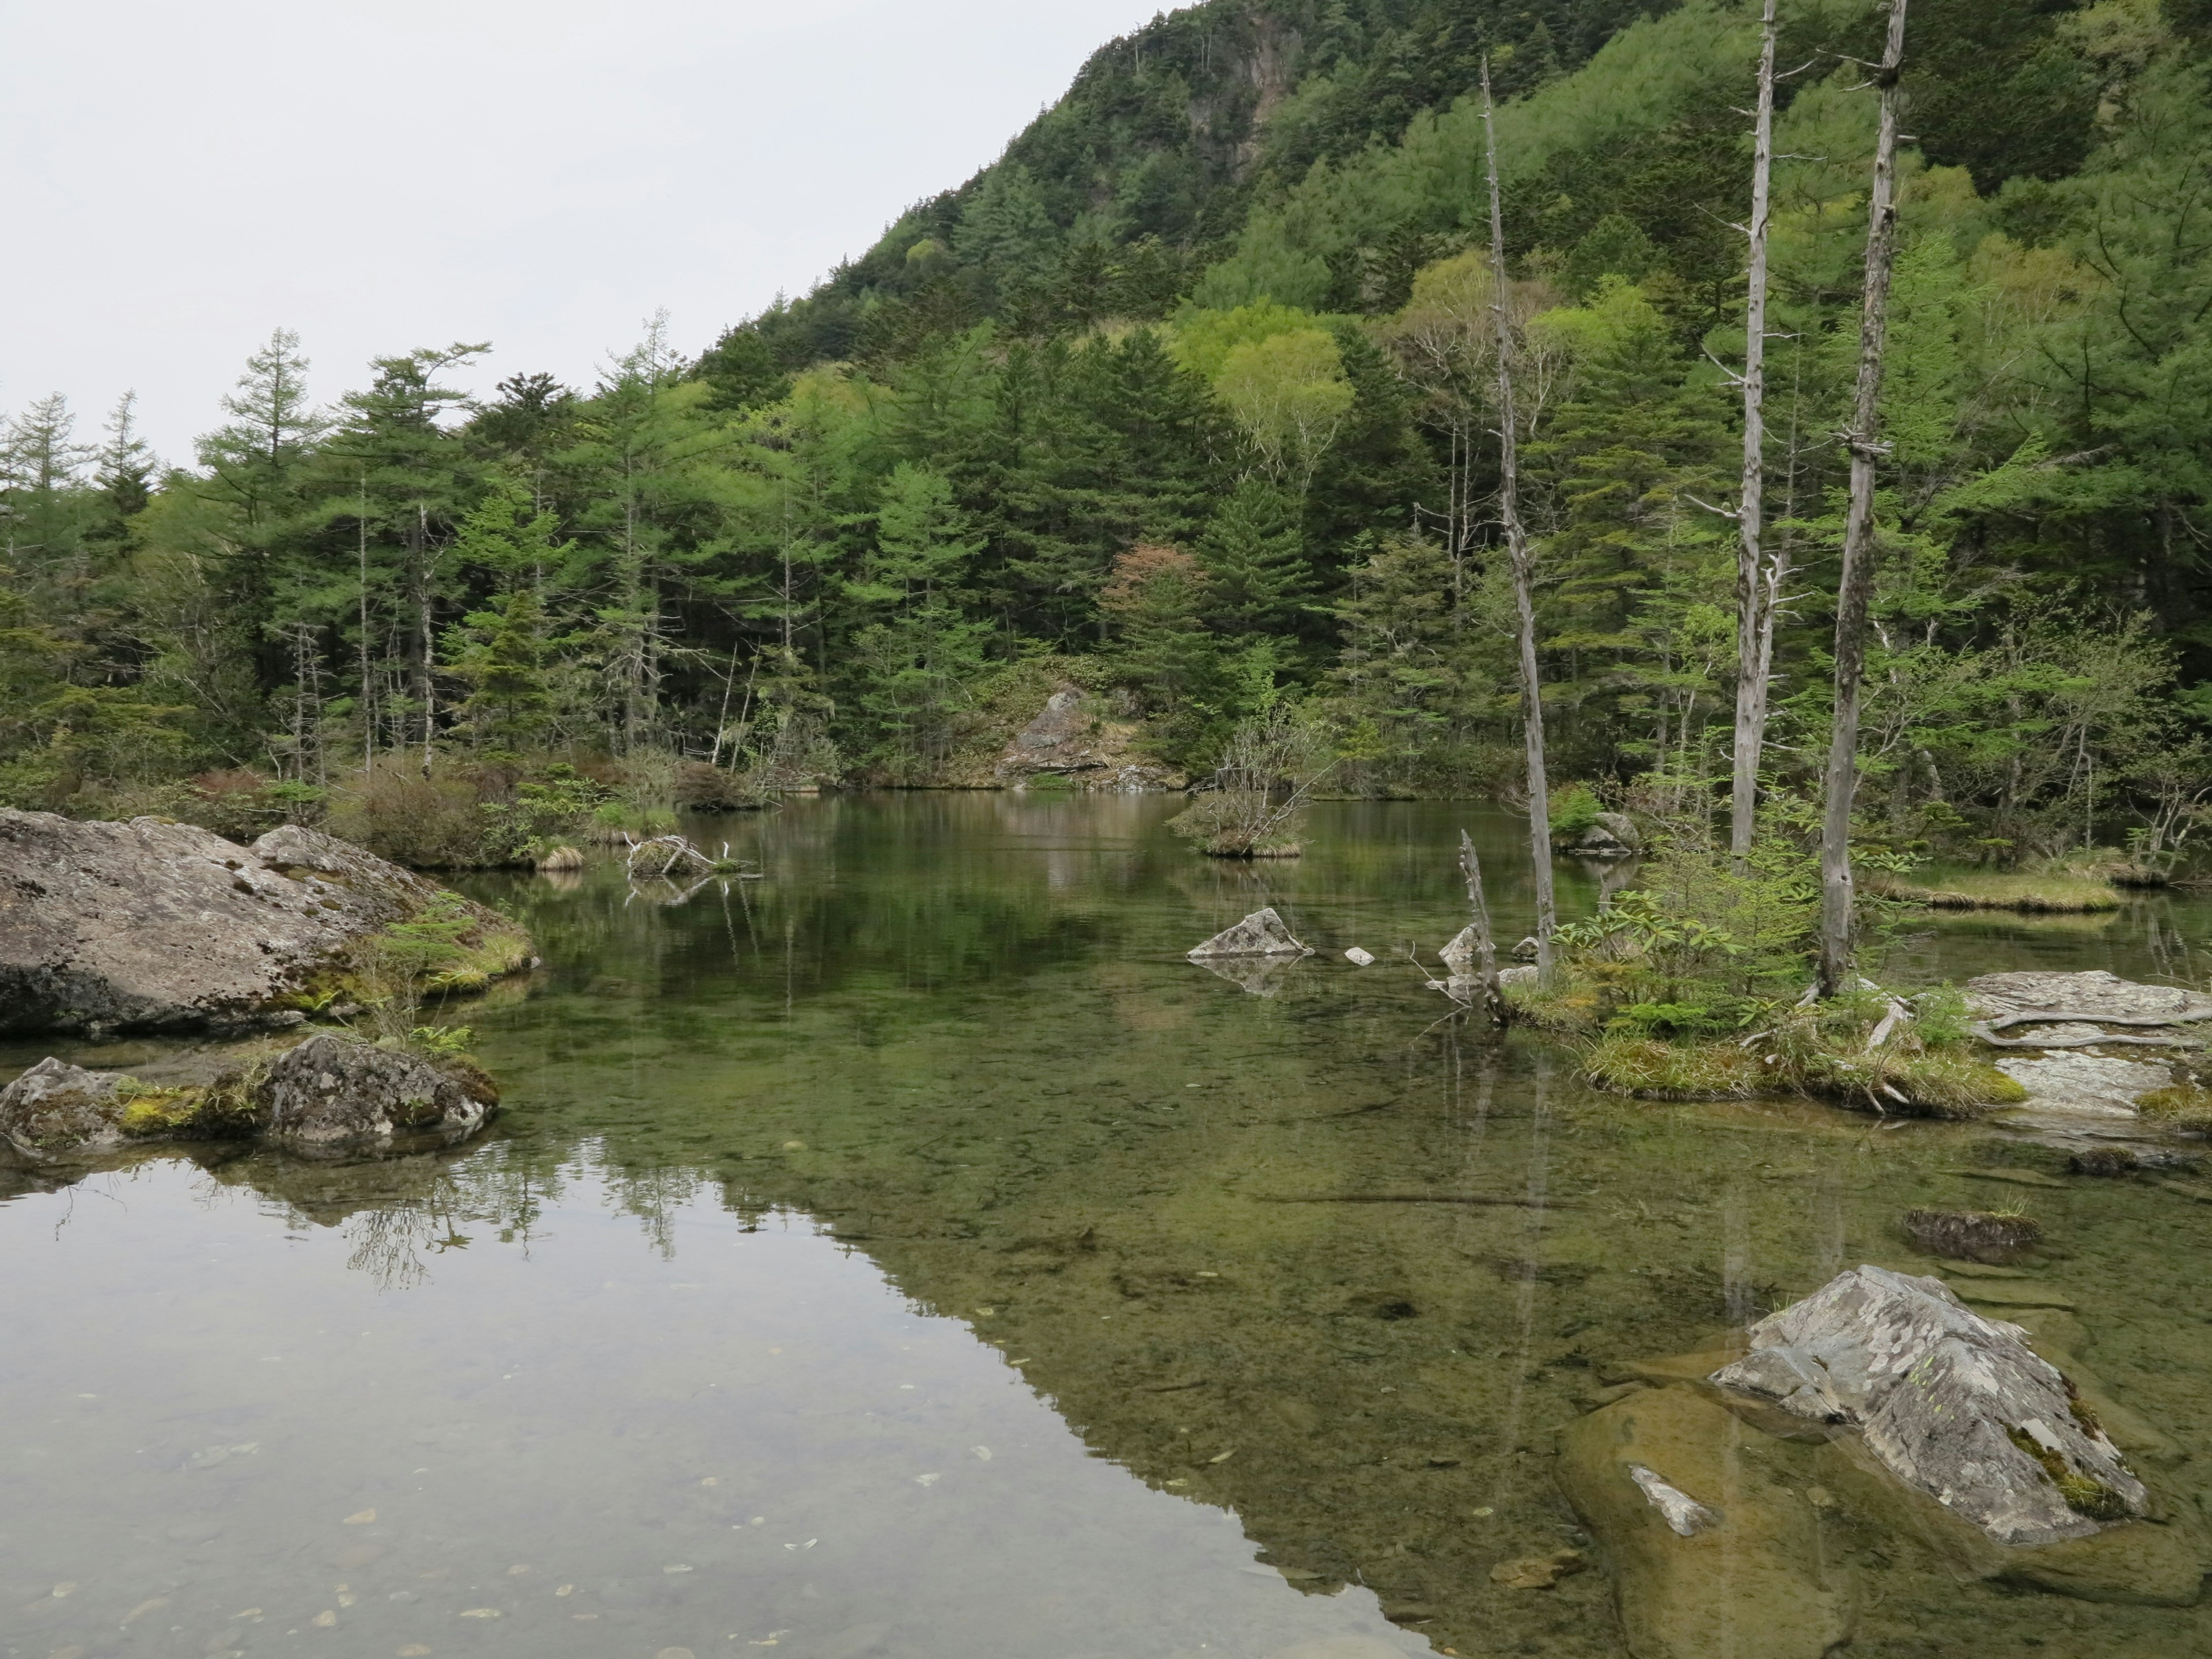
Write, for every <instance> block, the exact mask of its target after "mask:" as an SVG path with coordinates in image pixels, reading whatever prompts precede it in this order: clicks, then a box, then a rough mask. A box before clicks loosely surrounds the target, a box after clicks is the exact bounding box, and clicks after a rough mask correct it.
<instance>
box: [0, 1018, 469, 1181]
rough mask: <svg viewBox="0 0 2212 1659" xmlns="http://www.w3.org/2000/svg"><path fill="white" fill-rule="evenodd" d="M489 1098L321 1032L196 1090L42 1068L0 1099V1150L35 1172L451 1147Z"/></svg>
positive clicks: (451, 1064)
mask: <svg viewBox="0 0 2212 1659" xmlns="http://www.w3.org/2000/svg"><path fill="white" fill-rule="evenodd" d="M499 1097H500V1096H499V1085H497V1084H496V1083H495V1082H494V1081H493V1080H492V1079H491V1078H490V1077H489V1076H488V1075H487V1074H486V1073H484V1072H483V1069H482V1068H481V1067H479V1066H477V1065H476V1064H475V1063H474V1062H473V1061H471V1060H468V1059H466V1058H465V1057H464V1056H460V1055H456V1054H441V1055H436V1056H425V1055H422V1054H414V1053H412V1052H410V1051H408V1050H406V1049H403V1048H387V1047H383V1046H380V1045H379V1044H375V1043H371V1042H362V1041H360V1040H359V1039H357V1038H355V1037H352V1036H340V1035H337V1034H336V1033H332V1032H327V1031H325V1032H318V1033H317V1034H316V1035H315V1036H311V1037H309V1038H308V1039H307V1041H306V1042H302V1043H300V1044H299V1045H297V1046H296V1047H295V1048H290V1049H288V1050H286V1051H284V1052H283V1053H282V1054H277V1055H276V1056H275V1057H274V1058H271V1059H264V1060H258V1061H256V1062H255V1063H253V1064H252V1065H250V1066H243V1067H239V1068H235V1069H233V1070H230V1071H227V1072H225V1073H222V1075H221V1076H219V1077H217V1078H216V1079H215V1080H214V1081H213V1082H212V1083H208V1084H204V1085H167V1086H155V1085H147V1084H143V1083H141V1082H140V1081H138V1080H137V1079H135V1078H131V1077H128V1076H125V1075H124V1074H123V1073H116V1072H93V1071H87V1070H86V1069H84V1068H83V1067H82V1066H72V1065H70V1064H69V1063H68V1062H67V1061H65V1060H57V1059H52V1058H48V1059H46V1060H40V1062H39V1063H38V1064H37V1065H36V1066H33V1067H31V1069H30V1070H29V1071H27V1072H26V1073H23V1074H22V1075H21V1077H19V1078H17V1079H15V1081H14V1082H13V1083H11V1084H9V1085H8V1086H7V1087H6V1088H5V1089H4V1090H0V1140H4V1141H5V1143H6V1144H7V1145H8V1146H10V1147H12V1148H13V1149H14V1150H15V1152H16V1153H17V1154H19V1155H20V1156H21V1157H22V1158H27V1159H28V1160H30V1161H31V1162H33V1163H36V1164H52V1163H76V1162H82V1161H84V1160H86V1159H89V1158H98V1157H100V1156H101V1155H103V1154H108V1153H113V1152H122V1151H125V1150H126V1149H128V1148H130V1147H131V1146H148V1145H153V1144H156V1143H162V1142H193V1141H210V1140H235V1139H243V1138H248V1137H255V1136H260V1137H265V1138H266V1139H269V1140H270V1141H272V1142H276V1143H278V1144H281V1145H283V1146H289V1147H290V1148H291V1149H293V1150H295V1151H297V1152H306V1153H310V1154H316V1153H326V1152H342V1153H350V1152H359V1151H372V1152H373V1151H381V1150H384V1149H386V1148H388V1147H392V1146H409V1145H413V1144H420V1145H422V1146H432V1145H441V1146H451V1145H453V1144H455V1143H457V1142H459V1141H461V1140H465V1139H467V1138H468V1137H469V1136H470V1135H471V1134H473V1133H476V1132H477V1130H478V1129H480V1128H482V1127H483V1126H484V1124H485V1123H487V1122H489V1121H490V1119H491V1117H492V1115H494V1114H495V1112H496V1111H497V1110H498V1108H499Z"/></svg>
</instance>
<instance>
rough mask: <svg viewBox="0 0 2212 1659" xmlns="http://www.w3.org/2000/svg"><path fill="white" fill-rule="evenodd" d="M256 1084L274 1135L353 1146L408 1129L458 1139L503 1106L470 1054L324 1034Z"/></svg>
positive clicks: (304, 1143)
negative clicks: (436, 1055) (445, 1054)
mask: <svg viewBox="0 0 2212 1659" xmlns="http://www.w3.org/2000/svg"><path fill="white" fill-rule="evenodd" d="M251 1086H252V1095H253V1097H254V1099H255V1101H256V1103H258V1105H259V1106H260V1108H261V1109H262V1110H263V1112H264V1114H265V1121H266V1122H267V1125H268V1133H269V1134H270V1137H271V1138H272V1139H278V1140H284V1141H289V1142H291V1143H294V1144H295V1145H296V1146H300V1147H301V1149H302V1150H309V1151H313V1150H319V1149H325V1148H330V1149H346V1148H350V1147H355V1146H366V1145H373V1144H376V1143H381V1142H388V1141H390V1140H391V1139H392V1138H393V1137H394V1135H396V1134H398V1133H418V1134H425V1135H432V1136H435V1137H438V1138H441V1139H446V1140H448V1141H453V1140H459V1139H465V1138H466V1137H467V1136H469V1135H471V1134H473V1133H475V1132H476V1131H477V1129H479V1128H481V1127H483V1125H484V1123H485V1122H486V1121H488V1120H489V1118H490V1116H491V1115H492V1114H493V1113H494V1112H495V1110H497V1109H498V1106H499V1090H498V1088H497V1086H496V1085H494V1084H493V1082H492V1080H491V1079H489V1077H487V1076H485V1075H484V1073H483V1072H481V1071H479V1070H478V1069H477V1067H475V1066H471V1065H470V1064H469V1063H468V1062H467V1061H465V1060H453V1059H441V1060H426V1059H424V1058H422V1056H421V1055H419V1054H409V1053H406V1052H405V1051H404V1050H400V1049H396V1048H379V1047H377V1046H376V1045H374V1044H373V1043H368V1042H356V1041H353V1040H351V1039H349V1038H345V1037H339V1036H331V1035H330V1034H328V1033H324V1034H321V1035H319V1036H312V1037H309V1038H308V1039H307V1041H306V1042H303V1043H301V1045H300V1046H299V1047H298V1048H294V1049H291V1050H289V1052H287V1053H285V1054H281V1055H279V1056H278V1057H277V1058H276V1060H273V1061H272V1062H270V1065H269V1066H267V1068H266V1069H265V1070H264V1071H263V1072H262V1073H261V1075H260V1076H259V1077H258V1078H257V1079H255V1080H254V1081H253V1083H252V1085H251Z"/></svg>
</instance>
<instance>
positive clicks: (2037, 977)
mask: <svg viewBox="0 0 2212 1659" xmlns="http://www.w3.org/2000/svg"><path fill="white" fill-rule="evenodd" d="M1965 989H1966V1006H1967V1008H1968V1009H1969V1010H1970V1011H1971V1012H1972V1013H1973V1014H1974V1015H1975V1016H1976V1017H1977V1018H1981V1019H1998V1018H2003V1017H2004V1016H2005V1015H2008V1014H2024V1013H2042V1012H2047V1013H2051V1014H2054V1015H2057V1014H2069V1015H2073V1016H2075V1018H2087V1019H2091V1020H2094V1019H2099V1018H2104V1019H2155V1020H2170V1021H2173V1022H2176V1023H2180V1024H2187V1023H2191V1022H2194V1021H2197V1020H2206V1019H2212V997H2208V996H2206V995H2205V994H2203V993H2202V992H2201V991H2189V990H2184V989H2182V988H2181V987H2178V986H2172V985H2141V984H2137V983H2136V981H2133V980H2126V979H2122V978H2121V977H2120V976H2119V975H2117V974H2108V973H2106V972H2105V971H2104V969H2101V968H2100V969H2093V970H2091V971H2090V972H2087V973H2082V974H2057V973H2040V972H2029V973H2016V974H1984V975H1982V976H1981V977H1980V978H1978V979H1970V980H1968V981H1966V987H1965Z"/></svg>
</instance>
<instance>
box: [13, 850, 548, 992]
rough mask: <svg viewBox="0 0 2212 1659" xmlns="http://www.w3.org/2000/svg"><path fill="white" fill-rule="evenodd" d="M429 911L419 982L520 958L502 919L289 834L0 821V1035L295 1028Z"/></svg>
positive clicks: (411, 877)
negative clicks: (426, 956)
mask: <svg viewBox="0 0 2212 1659" xmlns="http://www.w3.org/2000/svg"><path fill="white" fill-rule="evenodd" d="M434 914H435V915H436V916H437V917H439V918H441V920H440V921H439V922H438V923H437V927H438V930H439V932H440V933H441V940H440V941H439V942H440V943H441V945H446V946H449V947H450V949H449V951H448V954H449V955H450V957H452V960H451V962H450V963H443V964H441V971H444V972H447V980H448V982H447V984H444V985H440V984H436V983H432V984H431V985H430V987H429V988H434V989H435V988H455V989H466V988H471V987H476V986H481V985H482V984H483V983H485V982H487V981H489V979H491V978H493V977H495V976H496V975H499V974H502V973H511V972H514V971H517V970H519V969H524V968H526V967H528V966H529V965H530V964H531V963H532V956H531V950H530V941H529V939H528V937H527V935H526V934H525V933H523V932H522V930H521V929H520V927H517V926H516V924H514V923H513V922H512V921H508V920H507V918H506V917H504V916H501V915H498V914H497V913H496V912H495V911H492V910H489V909H487V908H484V907H483V906H481V905H477V904H471V903H470V902H468V901H467V900H465V899H463V898H461V897H459V896H458V895H456V894H453V893H449V892H447V891H446V890H443V889H441V888H440V887H438V886H437V885H436V884H434V883H431V882H428V881H426V880H424V879H423V878H422V877H420V876H417V875H416V874H414V873H412V872H410V871H406V870H403V869H401V868H399V866H397V865H394V864H389V863H386V861H385V860H382V859H380V858H377V857H375V856H374V854H369V853H367V852H364V851H362V849H361V848H358V847H355V846H352V845H350V844H349V843H348V842H343V841H340V840H338V839H337V837H335V836H326V835H324V834H322V833H321V832H319V831H318V830H313V829H304V828H302V827H301V826H299V825H297V824H287V825H284V826H283V827H281V828H279V829H272V830H270V832H269V833H268V834H267V835H265V836H262V837H261V838H260V839H259V840H258V841H257V842H254V843H253V844H252V846H251V847H241V846H240V845H239V844H238V843H237V842H230V841H226V840H224V839H223V838H222V836H217V835H215V834H213V833H212V832H210V831H209V830H206V829H198V828H197V827H195V826H193V825H191V824H185V823H169V822H167V820H164V819H161V818H153V817H141V818H133V819H131V821H130V822H129V823H80V822H78V821H76V820H74V819H70V818H63V817H56V816H54V815H53V814H52V813H47V812H16V811H0V1033H28V1032H40V1031H69V1032H80V1033H84V1034H87V1035H100V1034H105V1033H107V1032H112V1031H132V1030H147V1031H180V1030H214V1031H217V1032H221V1031H225V1030H254V1029H258V1028H267V1027H270V1026H280V1025H283V1024H297V1023H298V1022H299V1020H300V1018H301V1013H302V1011H303V1009H305V1008H307V1007H309V1006H313V1005H315V1004H317V1003H319V1002H320V1001H322V1000H328V999H329V998H330V997H331V995H333V994H343V990H344V988H345V987H346V985H347V984H348V982H349V980H350V979H351V978H352V977H353V976H354V975H356V973H357V971H358V969H359V965H360V963H359V958H360V954H361V951H362V948H363V946H364V945H365V944H366V943H367V942H368V941H371V940H374V939H379V938H381V937H386V936H388V935H390V934H391V933H392V931H393V930H395V929H400V930H404V929H407V928H410V927H420V925H421V923H422V919H423V918H424V917H426V916H428V915H434ZM445 935H450V937H449V938H448V937H444V936H445Z"/></svg>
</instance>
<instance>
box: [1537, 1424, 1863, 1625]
mask: <svg viewBox="0 0 2212 1659" xmlns="http://www.w3.org/2000/svg"><path fill="white" fill-rule="evenodd" d="M1560 1451H1561V1455H1560V1458H1559V1485H1560V1486H1561V1487H1562V1488H1563V1489H1564V1490H1565V1493H1566V1496H1567V1499H1568V1501H1569V1502H1570V1503H1571V1504H1573V1505H1574V1509H1575V1513H1576V1514H1577V1515H1578V1516H1581V1518H1582V1521H1583V1525H1584V1526H1586V1527H1588V1528H1589V1530H1590V1532H1591V1533H1592V1534H1594V1535H1595V1537H1596V1538H1597V1540H1598V1541H1599V1543H1600V1544H1601V1546H1602V1547H1603V1550H1604V1553H1605V1556H1606V1559H1607V1565H1609V1566H1610V1567H1611V1568H1612V1570H1613V1588H1614V1593H1615V1595H1617V1596H1618V1598H1619V1601H1620V1625H1621V1632H1622V1634H1623V1635H1624V1636H1625V1637H1626V1640H1627V1646H1628V1650H1629V1652H1630V1653H1632V1654H1633V1655H1635V1656H1636V1659H1714V1656H1716V1655H1719V1654H1725V1653H1735V1654H1741V1655H1744V1656H1747V1659H1749V1656H1754V1655H1755V1656H1757V1659H1822V1656H1824V1655H1826V1654H1827V1653H1828V1652H1829V1650H1831V1649H1832V1648H1834V1647H1836V1646H1837V1645H1838V1644H1839V1643H1842V1642H1844V1641H1846V1640H1847V1639H1849V1638H1850V1630H1851V1611H1852V1595H1851V1589H1852V1586H1851V1581H1850V1577H1849V1576H1848V1573H1849V1570H1848V1568H1847V1567H1845V1566H1844V1561H1845V1560H1846V1559H1848V1558H1847V1556H1846V1554H1845V1553H1844V1551H1842V1550H1840V1549H1837V1548H1832V1547H1831V1548H1826V1549H1824V1548H1823V1546H1822V1539H1821V1536H1820V1529H1821V1528H1822V1526H1823V1525H1824V1524H1825V1522H1824V1520H1823V1517H1822V1515H1821V1512H1820V1510H1818V1509H1816V1508H1815V1507H1814V1504H1811V1503H1809V1502H1808V1501H1807V1499H1806V1498H1804V1497H1803V1496H1802V1487H1803V1486H1804V1485H1805V1480H1804V1477H1803V1474H1802V1472H1801V1470H1800V1468H1799V1465H1801V1464H1802V1463H1803V1462H1806V1461H1807V1460H1808V1457H1809V1454H1808V1452H1807V1451H1806V1450H1805V1449H1802V1448H1801V1447H1798V1446H1795V1445H1792V1444H1791V1443H1788V1442H1786V1441H1782V1440H1777V1439H1773V1438H1771V1437H1767V1436H1765V1435H1761V1434H1758V1433H1755V1432H1747V1431H1746V1430H1745V1429H1744V1426H1743V1425H1742V1424H1741V1423H1740V1422H1738V1421H1737V1420H1736V1419H1735V1417H1734V1416H1733V1415H1732V1414H1731V1413H1729V1411H1728V1410H1727V1409H1726V1408H1725V1407H1723V1406H1721V1405H1719V1404H1717V1402H1715V1401H1712V1400H1710V1399H1707V1398H1706V1397H1705V1396H1704V1395H1700V1394H1699V1393H1697V1392H1696V1391H1694V1390H1693V1389H1689V1388H1684V1387H1674V1388H1661V1389H1638V1391H1636V1392H1635V1393H1633V1394H1632V1395H1629V1396H1628V1397H1627V1398H1626V1399H1624V1400H1620V1401H1614V1402H1613V1404H1612V1405H1609V1406H1607V1407H1602V1408H1601V1409H1600V1410H1598V1411H1595V1412H1592V1413H1590V1414H1589V1416H1587V1417H1583V1418H1582V1419H1578V1420H1577V1421H1576V1422H1575V1423H1574V1424H1572V1425H1570V1426H1569V1428H1568V1429H1567V1431H1566V1432H1565V1436H1564V1437H1563V1440H1562V1443H1561V1448H1560Z"/></svg>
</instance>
